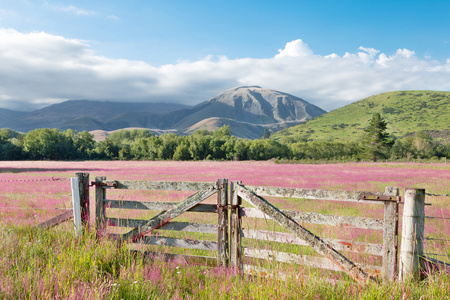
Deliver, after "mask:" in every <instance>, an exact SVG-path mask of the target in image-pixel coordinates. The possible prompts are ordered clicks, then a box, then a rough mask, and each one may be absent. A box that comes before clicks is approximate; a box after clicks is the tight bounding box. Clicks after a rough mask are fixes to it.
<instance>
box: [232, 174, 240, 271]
mask: <svg viewBox="0 0 450 300" xmlns="http://www.w3.org/2000/svg"><path fill="white" fill-rule="evenodd" d="M236 186H237V182H231V186H230V191H231V195H230V199H231V203H230V204H231V207H230V265H231V267H232V268H234V270H235V271H236V272H240V271H242V252H241V251H242V247H241V232H242V228H241V226H242V223H241V209H240V205H241V203H242V200H241V198H240V197H239V196H238V194H237V191H236V189H235V188H236Z"/></svg>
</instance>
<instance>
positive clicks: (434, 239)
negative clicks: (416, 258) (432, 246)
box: [423, 237, 450, 242]
mask: <svg viewBox="0 0 450 300" xmlns="http://www.w3.org/2000/svg"><path fill="white" fill-rule="evenodd" d="M423 239H424V240H427V241H443V242H450V240H446V239H437V238H430V237H426V238H423Z"/></svg>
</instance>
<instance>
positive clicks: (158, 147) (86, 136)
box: [0, 114, 450, 161]
mask: <svg viewBox="0 0 450 300" xmlns="http://www.w3.org/2000/svg"><path fill="white" fill-rule="evenodd" d="M444 157H446V158H450V143H448V142H447V143H439V142H437V141H436V140H434V139H433V138H432V137H431V136H430V135H429V134H428V133H427V132H423V131H422V132H417V133H416V134H415V135H414V136H409V137H404V138H401V139H396V138H395V137H391V136H389V135H388V134H387V133H386V123H385V122H384V120H383V119H382V118H381V117H380V115H379V114H374V116H373V118H372V120H371V122H370V123H369V126H368V127H367V128H366V134H365V137H364V139H363V140H361V141H360V142H336V141H333V142H330V141H295V142H294V141H286V140H285V141H283V140H282V141H275V140H273V139H270V138H267V136H266V138H261V139H256V140H249V139H240V138H236V137H235V136H232V135H231V130H230V128H229V127H228V126H223V127H221V128H219V129H217V130H215V131H214V132H210V131H207V130H197V131H195V132H194V133H193V134H191V135H187V136H184V135H177V134H175V133H167V134H163V135H159V136H157V135H154V134H152V133H151V132H150V131H148V130H146V129H132V130H119V131H116V132H113V133H111V134H110V135H109V136H108V137H107V138H106V139H105V140H104V141H95V140H94V136H93V135H92V134H90V133H89V132H86V131H83V132H77V131H74V130H71V129H67V130H65V131H59V130H58V129H48V128H41V129H35V130H31V131H30V132H28V133H26V134H24V133H19V132H16V131H14V130H11V129H7V128H3V129H0V160H27V159H30V160H117V159H118V160H269V159H274V158H275V159H282V160H298V161H306V160H307V161H319V160H321V161H323V160H333V161H335V160H350V161H359V160H373V161H377V160H381V159H383V160H384V159H392V160H398V159H408V160H409V159H418V158H422V159H430V158H434V159H439V158H444Z"/></svg>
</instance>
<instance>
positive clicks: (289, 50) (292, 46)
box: [275, 39, 313, 58]
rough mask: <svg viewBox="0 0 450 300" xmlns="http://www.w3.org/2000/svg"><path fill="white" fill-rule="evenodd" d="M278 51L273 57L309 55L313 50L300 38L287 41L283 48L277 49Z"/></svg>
mask: <svg viewBox="0 0 450 300" xmlns="http://www.w3.org/2000/svg"><path fill="white" fill-rule="evenodd" d="M278 52H279V53H278V54H277V55H275V58H279V57H286V56H290V57H298V56H309V55H312V54H313V51H312V50H311V49H310V48H309V47H308V45H307V44H305V43H304V42H303V41H302V40H301V39H298V40H295V41H292V42H289V43H287V44H286V47H284V49H278Z"/></svg>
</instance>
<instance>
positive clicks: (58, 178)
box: [0, 177, 70, 182]
mask: <svg viewBox="0 0 450 300" xmlns="http://www.w3.org/2000/svg"><path fill="white" fill-rule="evenodd" d="M69 179H70V178H63V177H52V178H45V179H4V180H0V182H25V181H63V180H69Z"/></svg>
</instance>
